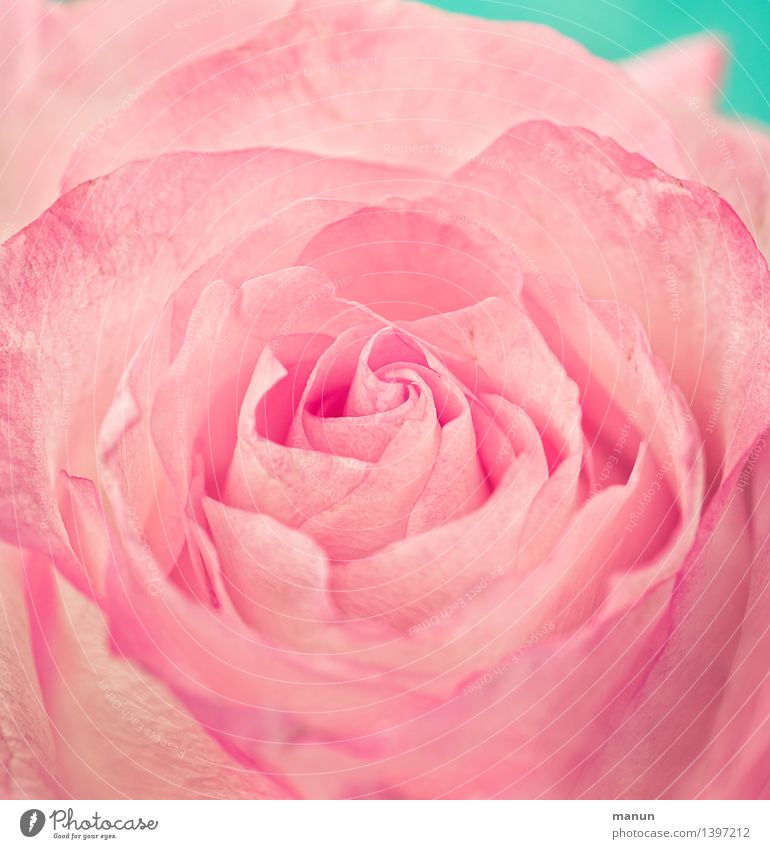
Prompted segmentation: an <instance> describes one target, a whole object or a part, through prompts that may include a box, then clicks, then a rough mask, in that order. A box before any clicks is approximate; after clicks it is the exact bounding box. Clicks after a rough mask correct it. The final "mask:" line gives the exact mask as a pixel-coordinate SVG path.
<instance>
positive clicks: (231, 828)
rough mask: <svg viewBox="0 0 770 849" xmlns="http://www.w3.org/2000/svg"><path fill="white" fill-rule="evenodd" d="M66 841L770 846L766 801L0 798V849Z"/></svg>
mask: <svg viewBox="0 0 770 849" xmlns="http://www.w3.org/2000/svg"><path fill="white" fill-rule="evenodd" d="M31 841H34V842H31ZM63 841H69V843H67V844H65V843H63ZM73 841H74V842H75V843H76V844H77V845H81V844H90V845H93V844H94V843H95V842H96V843H97V845H104V841H110V845H114V846H116V847H118V846H120V847H126V849H128V847H134V846H145V847H154V846H157V847H164V849H165V847H182V846H193V847H198V846H208V845H215V846H216V847H217V849H225V847H230V846H234V847H241V846H243V847H260V849H261V847H270V849H272V847H291V849H294V847H298V849H299V847H305V846H308V847H312V849H325V847H329V849H332V847H333V849H394V847H397V849H414V847H420V846H426V847H431V849H435V847H440V849H443V847H447V848H448V849H454V847H458V848H459V847H462V849H467V847H474V849H476V847H479V849H486V847H490V849H498V847H500V849H503V847H505V848H506V849H508V847H510V848H511V849H513V847H524V849H540V847H543V849H582V847H588V849H598V847H605V846H606V847H610V846H612V847H618V848H619V847H623V846H650V847H655V846H678V847H682V849H685V847H689V846H698V847H703V849H707V847H712V846H721V847H744V848H745V849H749V847H752V849H754V848H755V847H756V849H760V847H761V849H767V847H770V802H766V801H765V802H744V801H730V802H714V801H708V802H693V801H666V802H645V801H622V802H606V801H582V802H575V801H563V802H553V801H550V802H545V801H538V802H528V801H489V802H486V801H467V802H456V801H446V802H445V801H431V802H428V801H425V802H402V801H389V802H384V801H351V802H297V801H293V802H275V801H265V802H249V801H245V802H244V801H240V802H235V801H209V802H171V801H130V802H129V801H114V802H113V801H73V802H50V801H47V802H43V801H38V802H35V801H13V802H11V801H3V802H0V846H2V847H16V846H24V847H30V846H41V847H42V846H51V845H70V846H71V845H72V842H73ZM113 841H114V842H113Z"/></svg>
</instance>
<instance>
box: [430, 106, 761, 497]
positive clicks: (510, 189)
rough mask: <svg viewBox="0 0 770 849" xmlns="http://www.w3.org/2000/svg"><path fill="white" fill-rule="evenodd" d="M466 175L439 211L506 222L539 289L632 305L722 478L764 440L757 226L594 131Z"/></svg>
mask: <svg viewBox="0 0 770 849" xmlns="http://www.w3.org/2000/svg"><path fill="white" fill-rule="evenodd" d="M487 155H488V156H489V157H502V158H505V159H506V160H509V161H515V162H516V163H517V168H516V170H512V171H511V172H500V171H499V170H495V169H493V168H492V167H490V166H489V164H485V163H484V162H483V161H482V160H479V161H477V162H475V163H472V164H470V165H468V166H465V167H464V168H463V169H461V170H460V171H459V172H458V173H457V174H456V175H455V182H456V183H458V184H460V185H461V186H462V188H450V187H447V188H446V189H444V190H443V191H442V192H441V194H440V201H439V202H443V203H447V204H449V203H453V204H456V205H462V206H463V207H464V208H465V209H467V210H468V211H469V213H471V211H472V215H473V216H474V217H478V218H480V219H482V220H495V221H499V222H501V223H500V227H501V229H502V231H503V232H504V233H505V234H506V235H510V236H511V237H512V238H514V239H516V240H517V242H518V243H520V244H521V245H525V246H526V251H527V253H528V255H529V257H530V258H531V260H532V262H533V263H534V265H535V272H534V273H532V274H530V279H531V283H532V285H533V287H534V289H537V290H540V291H541V294H542V297H543V299H545V300H546V301H548V299H549V294H548V291H547V275H546V276H544V273H547V272H549V271H562V272H564V273H566V274H569V275H570V276H572V277H574V278H576V279H577V280H578V282H579V283H580V285H581V287H582V289H583V291H584V292H585V293H586V295H587V296H588V297H591V298H596V299H606V300H609V301H618V302H620V303H622V304H627V305H629V306H631V307H632V308H633V309H634V310H635V312H636V313H637V315H638V316H639V318H640V319H641V321H642V326H643V328H644V329H645V331H646V332H647V334H648V336H649V338H650V341H651V345H652V349H653V351H655V353H656V355H657V356H658V357H660V358H661V359H662V361H663V363H664V364H665V365H666V366H667V367H668V368H669V369H670V370H671V373H672V375H673V378H674V381H675V382H676V383H677V384H678V385H679V386H680V387H681V388H682V390H683V391H684V394H685V399H686V400H687V402H688V403H689V404H690V406H691V407H692V409H693V411H694V413H695V416H696V418H697V421H698V423H699V425H700V427H701V429H702V431H703V434H704V437H705V439H706V445H707V451H708V459H709V480H710V481H717V482H718V480H719V477H720V476H721V475H722V474H727V473H729V471H730V470H731V469H732V468H733V466H734V464H735V462H736V461H737V458H739V457H740V456H741V455H742V454H743V453H744V452H745V450H746V449H747V447H748V445H749V444H750V443H751V441H752V440H753V438H754V436H755V435H756V433H757V432H758V431H760V430H762V429H764V427H765V424H766V419H767V410H768V409H769V408H770V394H769V392H768V386H767V382H766V381H764V380H762V377H761V376H762V375H763V374H764V373H765V372H766V371H767V368H768V363H769V362H770V331H768V325H767V317H766V316H767V309H768V292H769V291H770V290H769V289H768V272H767V264H766V262H765V260H764V258H763V257H762V255H761V254H760V253H759V251H758V250H757V248H756V245H755V244H754V242H753V240H752V239H751V236H750V234H749V233H748V231H747V230H746V228H745V226H744V225H743V224H742V223H741V221H740V220H739V219H738V217H737V216H736V214H735V213H734V211H733V210H732V209H731V208H730V207H729V206H728V205H727V204H726V203H725V202H724V201H723V200H722V199H721V198H720V197H718V196H717V195H715V194H714V193H712V192H710V191H709V190H707V189H705V188H703V187H702V186H699V185H696V184H694V183H684V182H682V181H680V180H676V179H674V178H672V177H669V176H668V175H667V174H665V173H663V172H662V171H660V170H658V169H657V168H656V167H655V166H653V165H652V164H650V163H649V162H647V161H646V160H644V159H642V158H641V157H640V156H636V155H633V154H629V153H626V152H625V151H624V150H622V149H621V148H619V147H618V146H617V144H615V143H614V142H612V141H609V140H607V139H601V138H597V137H595V136H593V135H591V134H590V133H586V132H584V131H578V130H572V129H567V128H558V127H555V126H554V125H551V124H545V123H533V124H527V125H522V126H519V127H517V128H515V130H513V131H511V132H510V133H508V134H506V135H505V136H503V137H502V138H501V139H500V140H499V141H498V142H496V143H495V144H494V145H492V147H490V148H489V149H488V151H487Z"/></svg>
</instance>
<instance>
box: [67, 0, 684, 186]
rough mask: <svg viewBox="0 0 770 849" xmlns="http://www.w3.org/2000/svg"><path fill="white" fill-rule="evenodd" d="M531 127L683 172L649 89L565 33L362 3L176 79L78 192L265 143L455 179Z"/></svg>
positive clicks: (324, 12) (92, 153)
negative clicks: (578, 136) (138, 163)
mask: <svg viewBox="0 0 770 849" xmlns="http://www.w3.org/2000/svg"><path fill="white" fill-rule="evenodd" d="M532 119H547V120H552V121H556V122H558V123H564V124H578V125H582V126H586V127H589V128H590V129H592V130H594V131H596V132H600V133H603V134H606V135H610V136H612V137H614V138H617V139H618V140H619V141H620V142H621V143H622V144H625V145H626V146H627V147H628V148H629V149H632V150H639V151H640V152H642V153H644V154H645V155H647V156H648V157H650V158H652V159H653V160H654V161H656V162H659V163H660V164H661V165H662V166H664V167H666V168H667V169H668V170H670V171H672V172H675V173H676V172H679V171H681V170H682V169H681V163H680V159H679V152H678V143H677V141H676V139H675V137H674V136H673V135H672V133H671V131H670V129H669V127H668V125H667V123H666V121H665V119H664V118H662V116H661V114H660V112H659V111H658V109H657V107H656V106H655V105H654V104H653V103H652V102H651V101H649V100H648V99H647V97H646V96H645V95H644V94H643V92H642V91H641V89H638V88H637V87H636V86H635V85H634V84H633V82H632V81H631V79H630V78H629V77H628V76H627V75H626V74H624V73H623V71H622V70H621V69H619V68H617V67H616V66H614V65H612V64H611V63H608V62H604V61H602V60H599V59H597V58H596V57H594V56H591V55H590V54H589V53H588V52H587V51H585V50H584V49H583V48H581V47H580V46H578V45H577V44H576V43H574V42H572V41H570V40H568V39H566V38H564V37H563V36H560V35H559V34H557V33H556V32H555V31H554V30H550V29H547V28H545V27H541V26H535V25H532V24H527V23H520V22H516V23H514V22H502V21H485V20H482V19H478V18H470V17H465V16H459V15H450V14H447V13H446V12H444V11H440V10H438V9H435V8H430V7H429V6H425V5H422V4H418V3H393V2H380V0H377V2H374V0H363V1H362V2H352V3H344V4H327V5H325V6H324V7H323V8H321V9H317V8H316V9H311V10H309V11H306V12H302V11H299V12H297V13H295V14H293V15H289V16H287V17H286V18H284V19H282V20H280V21H278V22H277V23H276V24H275V25H274V26H272V27H267V28H266V29H265V30H264V31H263V32H261V33H259V34H258V35H257V36H256V37H255V38H253V39H252V40H250V41H249V42H248V43H244V44H241V45H239V46H238V48H237V49H234V50H225V51H222V52H220V53H218V54H217V55H215V56H211V57H207V58H204V59H201V60H199V61H195V62H191V63H189V65H186V66H184V67H182V68H180V69H178V70H177V71H174V72H172V73H170V74H168V75H166V76H165V77H163V78H162V79H160V80H159V81H158V82H157V84H155V85H153V86H151V87H149V88H148V89H147V91H146V92H145V93H144V94H143V95H142V96H141V97H139V98H138V99H137V101H136V102H135V103H134V104H133V105H132V106H131V107H130V108H129V109H127V110H126V111H125V113H124V114H122V115H121V116H120V117H119V118H118V120H117V121H116V122H115V125H114V127H112V128H110V129H109V130H108V132H106V133H104V134H103V136H102V137H100V138H99V139H97V140H96V141H95V142H94V143H93V144H91V145H89V146H88V147H87V148H84V149H83V150H81V151H80V154H79V155H78V156H77V157H76V159H75V162H74V165H73V168H72V170H71V171H70V174H69V185H73V184H74V183H75V182H79V181H81V180H83V179H86V178H89V177H93V176H95V175H96V174H100V173H104V172H105V171H107V170H111V169H113V168H115V167H116V166H117V165H118V164H120V163H122V162H125V161H127V160H129V159H135V158H143V157H147V156H153V155H157V154H159V153H161V152H165V151H170V150H180V149H184V150H214V149H218V148H219V147H220V146H221V145H225V146H227V147H229V148H236V147H250V146H253V145H255V144H259V145H264V144H270V145H275V146H281V147H293V148H297V149H305V150H313V151H317V152H321V153H331V152H334V153H335V154H336V155H339V154H340V153H341V152H344V153H345V154H347V155H351V156H357V157H363V158H367V159H373V160H376V161H390V162H404V161H408V162H410V163H411V164H413V165H414V166H415V167H418V168H420V169H429V170H431V171H433V172H437V173H440V174H448V173H450V172H451V171H452V170H454V168H456V167H457V165H458V164H460V162H462V161H465V160H467V159H468V158H470V157H472V156H473V155H474V154H476V153H478V152H479V151H481V150H482V149H483V148H484V147H485V146H486V145H487V144H489V142H490V141H491V140H492V139H493V138H495V137H496V136H497V135H499V133H500V132H502V131H503V130H505V129H506V128H507V127H509V126H512V125H514V124H516V123H519V122H521V121H526V120H532ZM510 167H512V166H511V164H510V163H509V162H507V161H501V162H500V168H501V169H504V168H510Z"/></svg>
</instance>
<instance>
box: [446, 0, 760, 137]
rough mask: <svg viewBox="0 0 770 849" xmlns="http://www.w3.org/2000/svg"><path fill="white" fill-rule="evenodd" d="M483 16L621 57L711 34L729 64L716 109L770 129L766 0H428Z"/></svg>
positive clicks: (616, 57)
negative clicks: (552, 32)
mask: <svg viewBox="0 0 770 849" xmlns="http://www.w3.org/2000/svg"><path fill="white" fill-rule="evenodd" d="M431 2H432V4H433V5H434V6H440V7H442V8H443V9H451V10H452V11H456V12H466V13H468V14H472V15H481V16H483V17H487V18H509V19H514V20H527V21H537V22H539V23H544V24H548V25H549V26H552V27H554V28H555V29H558V30H560V31H561V32H563V33H564V34H565V35H569V36H571V37H572V38H575V39H577V40H578V41H580V42H582V43H583V44H584V45H585V46H586V47H587V48H588V49H589V50H591V51H592V52H593V53H596V54H597V55H599V56H604V57H606V58H607V59H620V58H623V57H626V56H629V55H633V54H635V53H639V52H640V51H642V50H645V49H647V48H649V47H654V46H656V45H659V44H664V43H666V42H667V41H670V40H671V39H674V38H678V37H680V36H683V35H691V34H693V33H697V32H701V31H703V30H707V29H708V30H714V31H715V32H718V33H719V34H720V36H721V37H722V39H723V40H724V41H726V43H727V45H728V48H729V49H730V51H731V53H732V60H731V65H730V69H729V72H728V77H727V82H726V85H725V91H724V97H723V102H722V108H723V110H724V111H726V112H737V113H739V114H741V115H746V116H751V117H754V118H760V119H762V120H764V121H765V122H768V123H770V100H769V98H770V47H768V42H770V0H730V2H727V0H681V2H680V3H675V2H673V0H618V2H616V3H612V2H610V1H609V0H530V2H529V3H527V2H521V3H518V2H515V0H431Z"/></svg>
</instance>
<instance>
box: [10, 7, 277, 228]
mask: <svg viewBox="0 0 770 849" xmlns="http://www.w3.org/2000/svg"><path fill="white" fill-rule="evenodd" d="M292 6H293V3H292V2H291V0H269V2H260V3H255V2H241V3H223V4H221V5H220V6H218V7H217V8H216V9H215V10H214V11H213V12H210V13H209V14H206V13H205V11H204V10H202V9H193V8H191V6H190V4H189V3H188V2H187V0H140V2H133V0H110V2H109V3H104V2H100V0H79V2H77V3H47V2H44V1H43V0H4V2H3V3H2V6H0V20H2V29H3V35H4V37H3V47H2V48H0V115H2V121H0V219H1V220H2V221H3V222H4V226H5V227H7V231H6V232H4V233H3V232H1V231H0V241H2V239H3V238H5V237H7V236H8V235H10V233H12V232H15V231H16V230H17V229H18V228H19V227H21V226H23V225H25V224H27V223H29V222H30V221H31V220H33V219H34V218H35V217H37V216H38V215H39V214H40V213H41V212H42V211H43V210H44V209H45V208H46V207H47V206H49V205H50V204H51V203H53V202H54V201H55V200H56V198H57V196H58V194H59V184H60V180H61V179H62V177H63V176H64V172H65V169H66V166H67V162H68V160H69V159H70V157H71V156H72V155H73V153H74V152H75V151H77V150H80V151H83V152H85V151H87V150H88V149H89V147H90V146H91V145H93V144H94V143H95V142H96V141H97V140H98V139H100V138H101V137H102V136H103V135H104V134H105V133H107V131H108V130H109V128H111V127H112V126H113V125H114V124H115V123H116V122H118V121H119V120H120V116H121V115H122V114H123V113H124V112H125V111H126V110H127V109H128V108H129V107H130V105H131V104H132V103H134V102H135V101H136V100H137V98H138V97H140V95H141V94H142V93H143V92H144V91H145V90H147V89H149V87H150V84H151V83H152V81H153V80H155V79H156V78H157V77H159V76H161V75H162V74H164V73H165V72H166V71H170V70H171V69H173V68H176V67H179V66H181V65H183V64H184V63H186V62H188V61H190V60H191V59H193V58H196V57H201V56H204V55H206V54H209V53H211V52H212V51H219V50H222V49H223V48H226V47H228V46H231V45H233V44H237V43H238V42H241V41H247V40H249V39H251V38H253V37H254V35H255V33H257V32H259V30H260V29H261V28H262V26H263V25H264V23H265V22H266V21H269V20H270V19H272V18H274V17H276V16H279V15H281V14H284V13H285V12H287V11H289V10H290V8H291V7H292ZM124 161H126V160H124Z"/></svg>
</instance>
